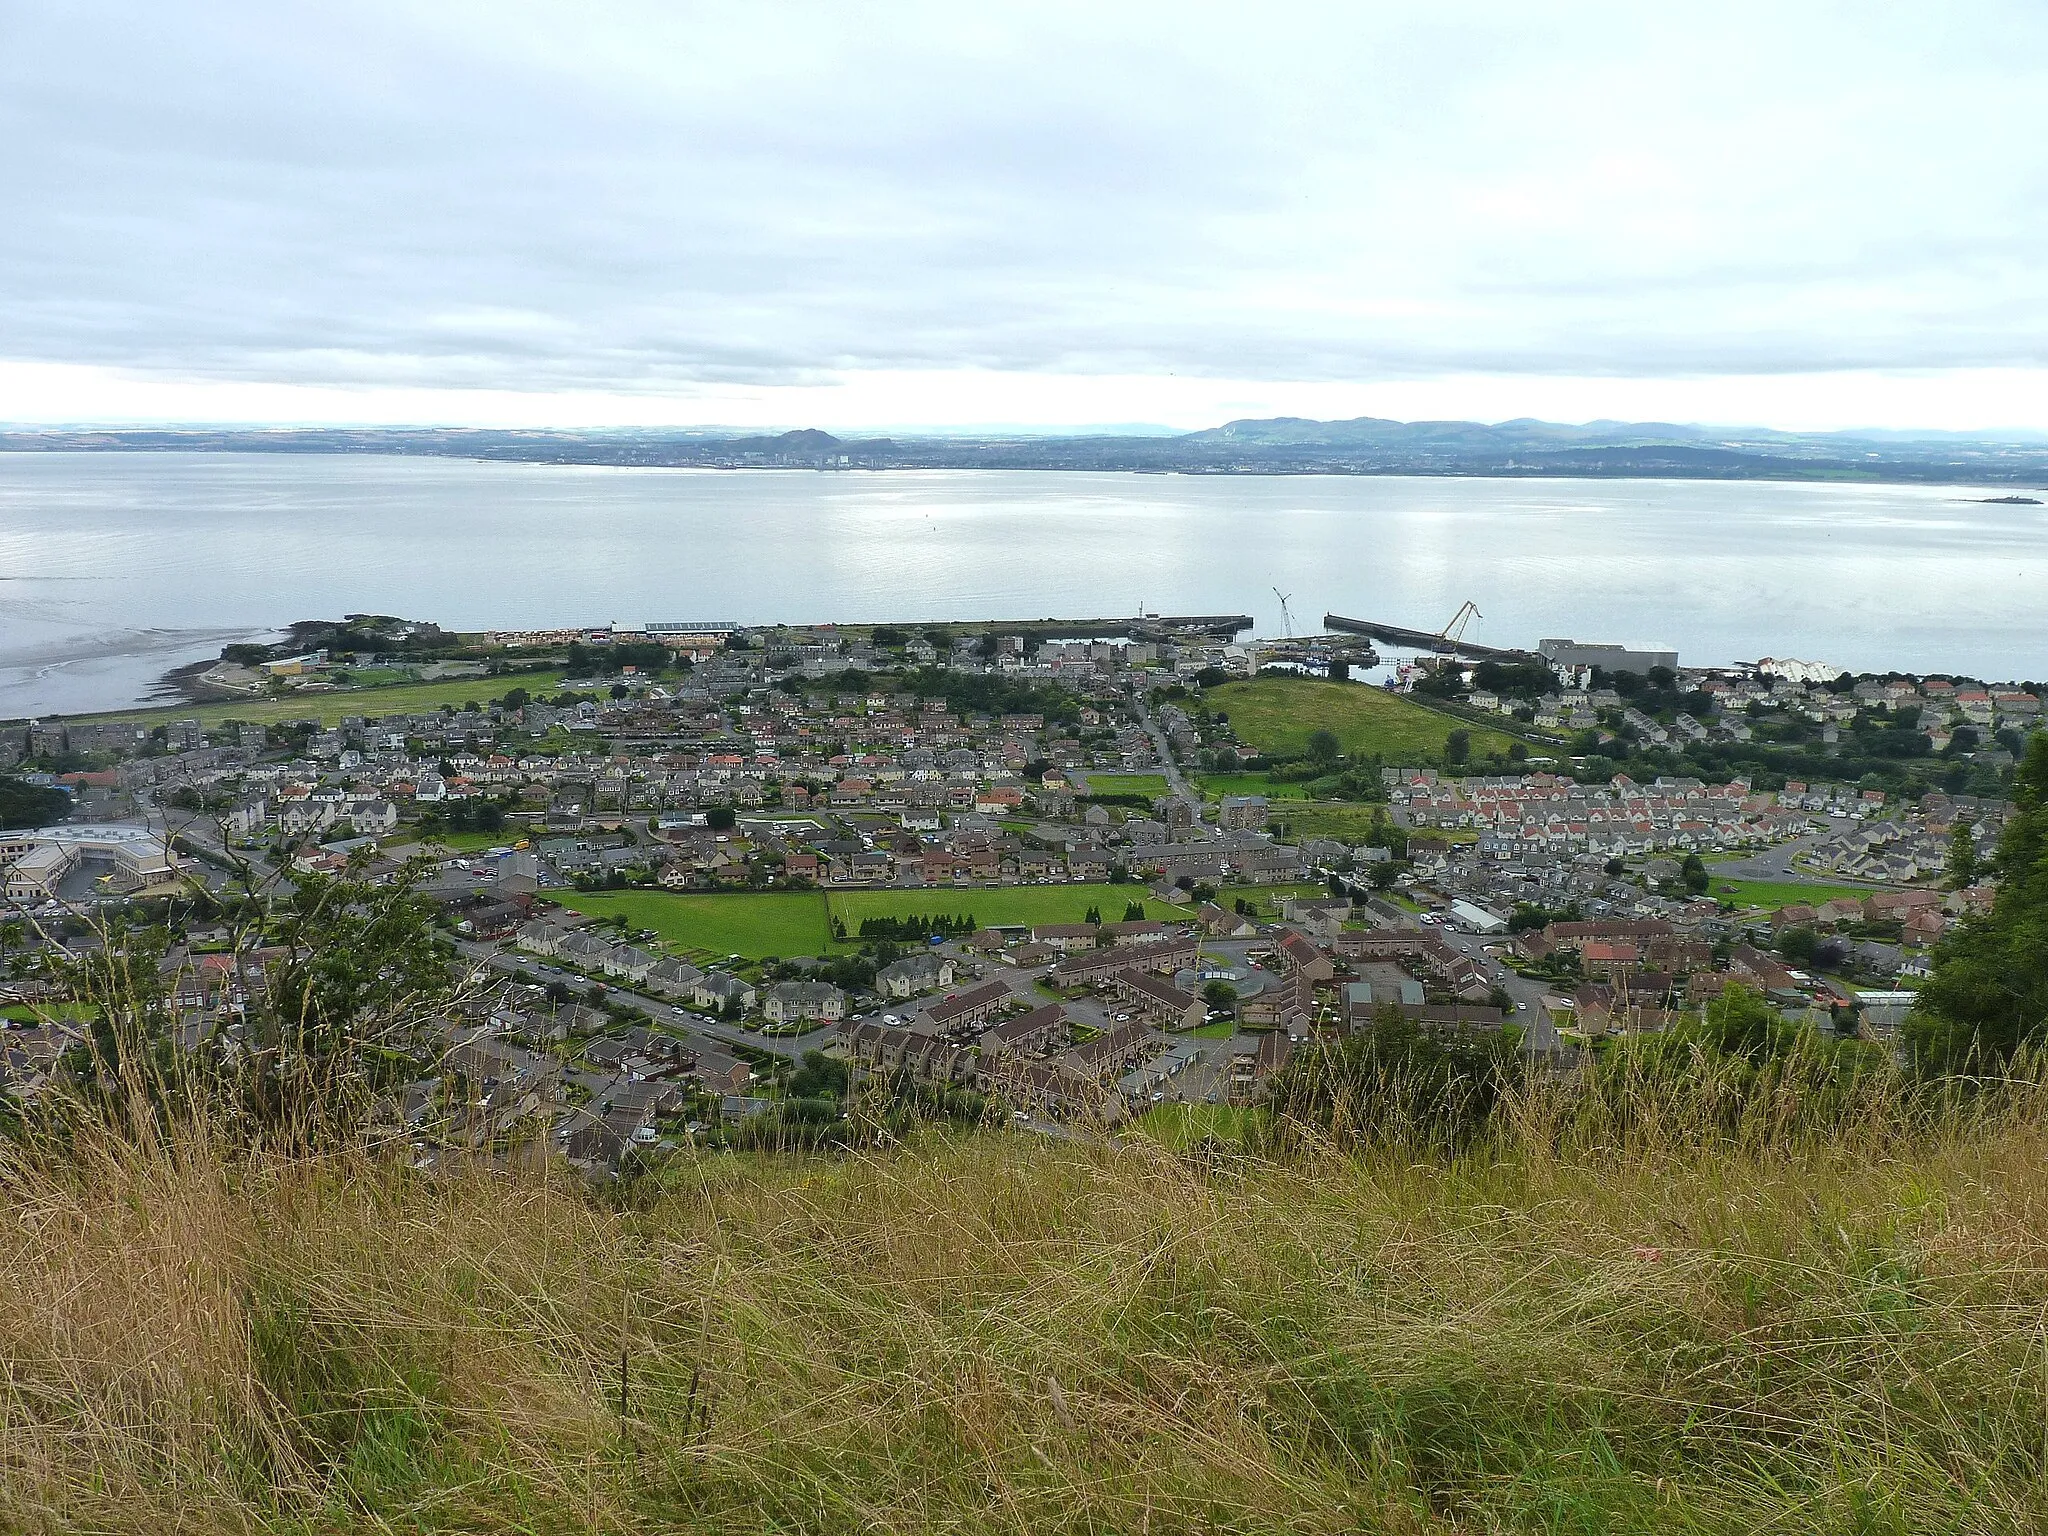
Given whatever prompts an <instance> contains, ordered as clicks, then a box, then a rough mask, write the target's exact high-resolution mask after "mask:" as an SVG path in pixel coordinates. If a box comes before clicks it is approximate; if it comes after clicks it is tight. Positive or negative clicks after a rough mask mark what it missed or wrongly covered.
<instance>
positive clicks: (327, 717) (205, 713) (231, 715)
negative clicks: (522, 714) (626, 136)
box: [66, 671, 562, 726]
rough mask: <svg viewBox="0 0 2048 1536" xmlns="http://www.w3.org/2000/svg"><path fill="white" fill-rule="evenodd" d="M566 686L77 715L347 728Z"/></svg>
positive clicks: (429, 688)
mask: <svg viewBox="0 0 2048 1536" xmlns="http://www.w3.org/2000/svg"><path fill="white" fill-rule="evenodd" d="M561 683H562V674H561V673H560V672H559V671H551V672H511V673H505V674H503V675H501V676H498V677H451V678H445V679H443V680H442V681H440V682H434V683H396V684H393V685H392V686H390V687H388V688H346V689H337V690H336V691H334V692H333V693H326V692H320V693H293V694H287V695H285V696H284V697H282V698H267V697H266V698H260V699H232V700H229V701H227V702H225V703H210V704H163V705H156V706H152V707H151V708H149V709H125V710H115V711H112V712H110V713H107V714H98V715H71V716H67V717H66V718H67V719H73V720H138V721H141V722H143V723H144V724H147V725H161V724H162V723H163V722H164V721H166V720H198V721H199V722H200V723H201V724H202V725H206V726H215V725H219V724H220V723H221V722H222V721H224V720H243V721H247V722H248V723H249V724H251V725H278V724H281V723H283V722H284V721H286V720H318V721H319V722H320V723H321V724H322V725H325V726H332V725H338V724H340V723H341V721H342V719H343V718H344V717H345V716H348V715H366V716H371V717H375V716H379V715H416V714H421V713H424V712H426V711H429V710H436V709H439V708H441V706H442V705H444V704H452V705H453V706H454V707H455V708H457V709H460V708H461V707H462V706H463V705H465V704H487V703H489V702H490V701H491V700H492V699H498V698H503V697H504V696H505V694H506V693H507V692H509V691H510V690H512V689H514V688H524V689H525V690H526V691H527V692H528V693H530V694H534V695H539V694H543V693H550V692H553V691H554V690H555V689H557V688H559V687H560V686H561Z"/></svg>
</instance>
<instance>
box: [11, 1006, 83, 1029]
mask: <svg viewBox="0 0 2048 1536" xmlns="http://www.w3.org/2000/svg"><path fill="white" fill-rule="evenodd" d="M97 1013H98V1010H97V1009H94V1008H92V1007H91V1006H89V1005H88V1004H85V1003H41V1004H36V1005H33V1006H32V1005H30V1004H28V1003H9V1004H8V1005H7V1006H6V1007H4V1008H0V1019H6V1020H8V1021H9V1022H10V1023H14V1024H41V1023H43V1022H44V1021H46V1020H50V1019H56V1020H61V1021H63V1022H65V1023H69V1024H82V1023H84V1022H85V1021H86V1020H87V1019H90V1018H94V1017H96V1016H97Z"/></svg>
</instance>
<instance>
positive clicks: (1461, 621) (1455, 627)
mask: <svg viewBox="0 0 2048 1536" xmlns="http://www.w3.org/2000/svg"><path fill="white" fill-rule="evenodd" d="M1485 617H1486V615H1485V614H1483V613H1481V612H1480V611H1479V605H1478V604H1477V603H1475V602H1473V601H1472V599H1471V598H1469V597H1468V598H1466V599H1465V601H1464V602H1463V603H1462V604H1460V605H1459V608H1458V611H1457V612H1456V613H1454V614H1452V615H1451V622H1450V623H1448V624H1446V625H1445V626H1444V627H1443V628H1442V629H1440V630H1438V631H1437V632H1436V638H1437V643H1438V645H1439V646H1441V647H1442V648H1443V649H1444V650H1446V651H1448V650H1451V649H1453V648H1455V647H1456V646H1457V645H1459V644H1460V643H1461V642H1462V641H1463V640H1464V638H1465V626H1466V625H1467V624H1469V623H1470V622H1471V621H1472V620H1474V619H1483V618H1485Z"/></svg>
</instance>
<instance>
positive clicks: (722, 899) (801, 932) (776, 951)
mask: <svg viewBox="0 0 2048 1536" xmlns="http://www.w3.org/2000/svg"><path fill="white" fill-rule="evenodd" d="M548 894H549V896H550V898H551V899H553V900H555V901H559V902H561V904H562V905H563V906H565V907H574V908H575V909H576V910H577V911H578V912H588V913H590V914H592V915H593V916H597V917H608V916H611V915H612V914H614V913H617V914H621V915H623V916H624V917H625V919H626V921H627V922H629V923H631V924H632V925H633V926H634V927H635V928H652V929H653V930H654V931H655V932H656V933H658V934H660V935H661V937H662V942H663V943H665V944H668V945H670V946H672V947H674V948H676V949H679V950H692V951H697V952H701V953H705V954H711V955H745V956H746V957H747V958H748V959H750V960H759V959H761V958H762V957H763V956H764V955H775V956H777V957H779V958H786V957H788V956H791V955H816V954H822V953H824V952H825V951H827V950H828V949H830V948H831V944H832V930H831V928H830V926H829V925H828V924H827V923H826V921H825V896H824V893H823V892H821V891H735V892H731V893H722V894H717V895H712V894H708V893H684V892H672V891H551V892H549V893H548Z"/></svg>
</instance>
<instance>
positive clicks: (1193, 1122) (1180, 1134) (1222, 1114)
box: [1137, 1104, 1257, 1151]
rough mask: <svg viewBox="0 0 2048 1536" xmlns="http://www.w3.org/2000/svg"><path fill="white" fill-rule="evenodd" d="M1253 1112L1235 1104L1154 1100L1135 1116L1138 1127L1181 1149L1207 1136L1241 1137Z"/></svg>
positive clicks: (1219, 1139)
mask: <svg viewBox="0 0 2048 1536" xmlns="http://www.w3.org/2000/svg"><path fill="white" fill-rule="evenodd" d="M1256 1113H1257V1111H1256V1110H1251V1109H1242V1108H1239V1107H1238V1106H1236V1105H1234V1104H1156V1105H1154V1106H1153V1107H1152V1108H1151V1109H1148V1110H1146V1111H1145V1113H1144V1114H1142V1115H1140V1116H1139V1117H1138V1120H1137V1129H1138V1130H1140V1131H1141V1132H1143V1133H1144V1134H1145V1135H1147V1136H1150V1137H1151V1138H1152V1139H1153V1140H1155V1141H1159V1142H1163V1143H1164V1144H1165V1145H1167V1146H1169V1147H1172V1148H1173V1149H1174V1150H1175V1151H1180V1150H1182V1149H1184V1148H1187V1147H1191V1146H1193V1145H1194V1144H1195V1143H1196V1142H1198V1141H1201V1140H1202V1139H1203V1138H1204V1137H1209V1136H1213V1137H1215V1138H1216V1139H1217V1140H1218V1141H1242V1140H1244V1133H1245V1127H1246V1126H1248V1125H1249V1124H1251V1120H1252V1116H1253V1115H1255V1114H1256Z"/></svg>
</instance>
